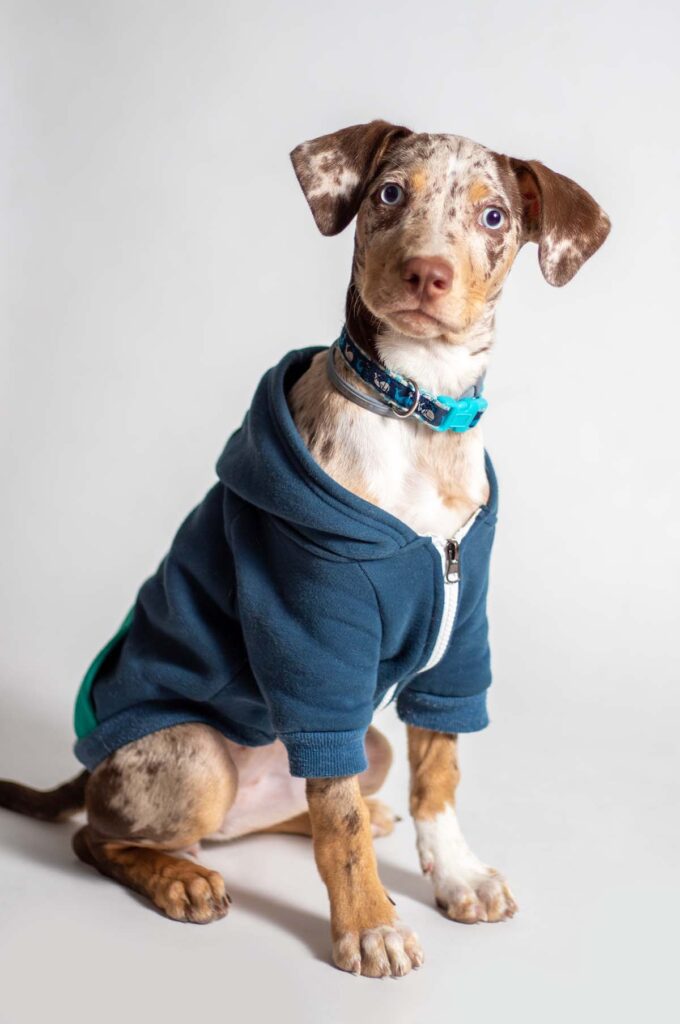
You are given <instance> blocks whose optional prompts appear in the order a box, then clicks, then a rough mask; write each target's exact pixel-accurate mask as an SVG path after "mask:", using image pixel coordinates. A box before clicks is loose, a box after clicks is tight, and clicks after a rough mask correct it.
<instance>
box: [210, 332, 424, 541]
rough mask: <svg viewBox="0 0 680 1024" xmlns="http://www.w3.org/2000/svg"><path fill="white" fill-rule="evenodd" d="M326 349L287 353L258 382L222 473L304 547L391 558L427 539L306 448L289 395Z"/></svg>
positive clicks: (230, 485) (224, 480) (231, 485)
mask: <svg viewBox="0 0 680 1024" xmlns="http://www.w3.org/2000/svg"><path fill="white" fill-rule="evenodd" d="M323 351H325V349H324V348H322V347H314V348H304V349H298V350H296V351H293V352H289V353H288V355H286V356H285V357H284V358H283V359H282V360H281V362H280V363H278V365H277V366H274V367H272V369H271V370H269V371H268V372H267V373H265V375H264V377H263V378H262V380H261V381H260V384H259V385H258V388H257V391H256V392H255V395H254V397H253V401H252V404H251V406H250V409H249V410H248V412H247V414H246V416H245V419H244V421H243V424H242V425H241V427H240V428H239V429H238V430H237V431H236V432H235V433H234V434H233V435H232V436H231V438H230V439H229V441H228V442H227V444H226V447H225V448H224V451H223V452H222V454H221V456H220V458H219V460H218V462H217V475H218V477H219V479H220V480H221V482H222V483H223V484H224V486H225V487H226V488H227V490H228V491H230V492H231V493H232V494H234V495H237V496H238V498H240V499H241V501H244V502H247V503H248V504H249V505H251V506H253V507H254V508H256V509H260V510H261V511H262V512H265V513H267V514H268V515H270V516H273V517H275V519H276V520H277V521H278V522H277V525H278V526H279V527H280V528H281V529H283V530H284V531H285V532H286V533H288V534H289V535H290V536H292V537H293V539H295V540H296V541H297V542H298V543H300V544H301V545H302V546H304V547H307V548H309V549H311V550H314V551H315V552H316V553H317V554H324V555H325V556H326V557H328V558H333V559H340V560H342V561H345V560H351V561H357V560H358V561H364V560H372V559H379V558H388V557H389V556H391V555H393V554H394V553H395V552H396V551H398V550H399V549H401V548H405V547H406V546H408V545H409V544H414V543H420V544H422V543H424V542H426V541H427V538H425V537H421V536H420V535H419V534H417V533H416V532H415V531H414V530H412V529H411V528H410V527H409V526H407V525H406V523H404V522H402V521H401V520H400V519H397V518H396V517H395V516H392V515H390V514H389V513H388V512H384V511H383V510H382V509H380V508H378V507H377V506H375V505H371V504H370V502H367V501H364V500H363V498H359V497H357V496H356V495H355V494H352V493H351V491H348V490H346V488H344V487H342V486H341V485H340V484H338V483H336V481H335V480H333V479H332V477H330V476H328V474H327V473H325V472H324V471H323V469H321V467H320V466H319V465H318V463H316V462H315V461H314V459H313V458H312V456H311V455H310V454H309V451H308V450H307V448H306V446H305V444H304V442H303V440H302V438H301V437H300V434H299V432H298V429H297V427H296V425H295V422H294V420H293V417H292V416H291V413H290V409H289V407H288V402H287V400H286V396H287V394H288V392H289V391H290V389H291V388H292V387H293V385H294V384H295V382H296V381H297V380H298V379H299V378H300V377H301V376H302V374H303V373H304V372H305V371H306V370H307V369H308V368H309V365H310V363H311V361H312V358H313V357H314V356H315V355H316V354H317V353H319V352H323Z"/></svg>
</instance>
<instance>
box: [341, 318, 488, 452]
mask: <svg viewBox="0 0 680 1024" xmlns="http://www.w3.org/2000/svg"><path fill="white" fill-rule="evenodd" d="M336 352H339V353H340V355H341V356H342V358H343V359H344V361H345V363H346V365H347V366H349V367H350V368H351V369H352V370H353V371H354V372H355V373H356V374H357V376H358V377H361V379H362V380H363V381H364V383H365V384H368V386H369V387H370V388H371V389H372V390H374V391H375V392H376V393H377V394H378V395H380V400H379V401H378V400H376V399H375V398H372V397H371V396H370V395H366V394H364V392H363V391H359V390H358V389H357V388H355V387H353V386H352V384H350V382H349V381H347V380H345V378H344V377H341V376H340V374H339V373H338V371H337V368H336V366H335V353H336ZM326 368H327V371H328V376H329V378H330V380H331V383H332V384H333V385H334V386H335V387H336V388H337V390H338V391H340V392H341V393H342V394H343V395H345V397H346V398H349V399H350V401H352V402H355V403H356V404H357V405H360V406H362V407H363V408H364V409H369V410H370V411H371V412H375V413H377V414H378V415H379V416H393V417H395V418H396V419H400V420H404V419H408V418H409V417H410V416H414V417H415V418H416V419H417V420H420V422H421V423H425V424H426V425H427V426H428V427H431V428H432V430H440V431H444V430H453V431H455V432H456V433H457V434H462V433H464V432H465V431H466V430H470V428H471V427H474V426H476V425H477V423H478V422H479V420H480V418H481V416H482V414H483V412H484V410H485V409H486V407H487V405H488V402H487V401H486V399H485V398H482V386H483V383H484V378H483V377H482V378H481V379H480V380H479V381H477V383H476V384H474V385H473V386H472V387H471V388H469V389H468V391H466V392H465V394H464V395H462V396H461V397H460V398H451V397H450V396H449V395H437V396H436V398H435V396H434V395H430V394H428V392H427V391H422V390H421V389H420V388H419V387H418V385H417V384H416V383H415V381H412V380H409V379H407V378H406V377H402V376H401V374H399V373H392V372H391V371H390V370H387V369H385V367H384V366H381V365H380V363H376V362H375V361H374V360H373V359H371V358H370V357H369V356H367V355H366V353H365V352H364V351H363V349H361V348H359V346H358V345H357V343H356V342H355V341H353V340H352V338H350V336H349V334H348V333H347V329H346V328H344V327H343V329H342V333H341V335H340V337H339V338H338V340H337V341H335V342H334V343H333V344H332V345H331V347H330V348H329V350H328V361H327V364H326Z"/></svg>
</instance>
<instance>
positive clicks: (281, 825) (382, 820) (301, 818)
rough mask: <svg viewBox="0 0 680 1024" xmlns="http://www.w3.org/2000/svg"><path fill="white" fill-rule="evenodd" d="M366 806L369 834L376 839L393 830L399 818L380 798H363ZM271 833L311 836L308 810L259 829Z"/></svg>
mask: <svg viewBox="0 0 680 1024" xmlns="http://www.w3.org/2000/svg"><path fill="white" fill-rule="evenodd" d="M364 803H365V804H366V807H367V808H368V817H369V820H370V822H371V835H372V836H373V837H374V838H375V839H378V838H380V836H388V835H390V833H391V832H393V831H394V826H395V824H396V822H397V821H399V820H400V819H399V818H398V817H397V815H396V814H395V813H394V811H393V810H392V809H391V808H390V807H388V806H387V804H384V803H383V802H382V801H381V800H372V799H371V798H370V797H368V798H365V799H364ZM268 833H269V834H271V833H282V834H285V835H292V836H311V835H312V819H311V817H310V814H309V811H303V812H302V814H296V815H295V816H294V817H292V818H288V819H287V820H286V821H280V822H278V823H277V824H276V825H270V826H269V827H268V828H263V829H260V830H259V833H258V834H260V835H262V834H268Z"/></svg>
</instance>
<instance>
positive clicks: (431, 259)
mask: <svg viewBox="0 0 680 1024" xmlns="http://www.w3.org/2000/svg"><path fill="white" fill-rule="evenodd" d="M401 279H402V281H403V282H404V284H405V285H406V288H407V290H408V291H409V292H410V294H411V295H413V296H415V297H416V298H418V299H423V298H426V299H432V300H434V299H440V298H441V297H442V295H446V293H447V292H448V291H450V290H451V282H452V281H453V270H452V269H451V267H450V266H449V264H448V263H447V262H446V261H445V260H440V259H437V257H435V256H415V257H414V258H413V259H410V260H406V261H405V262H404V263H403V264H402V267H401Z"/></svg>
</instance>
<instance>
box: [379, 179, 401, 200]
mask: <svg viewBox="0 0 680 1024" xmlns="http://www.w3.org/2000/svg"><path fill="white" fill-rule="evenodd" d="M403 198H404V190H403V188H402V187H401V185H395V183H394V182H393V181H388V183H387V184H386V185H383V187H382V188H381V189H380V202H381V203H384V204H385V206H396V205H397V204H398V203H400V202H401V201H402V199H403Z"/></svg>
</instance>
